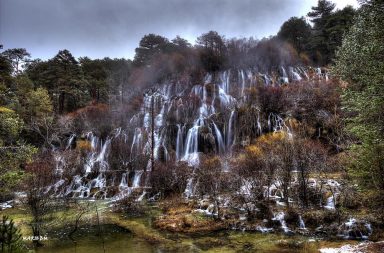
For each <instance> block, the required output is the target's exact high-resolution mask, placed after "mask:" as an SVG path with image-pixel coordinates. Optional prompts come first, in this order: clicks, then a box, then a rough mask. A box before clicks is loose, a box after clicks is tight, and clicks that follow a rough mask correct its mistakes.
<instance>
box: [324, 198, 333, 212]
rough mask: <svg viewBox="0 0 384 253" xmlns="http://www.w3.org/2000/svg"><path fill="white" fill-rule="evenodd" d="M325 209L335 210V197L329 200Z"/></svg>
mask: <svg viewBox="0 0 384 253" xmlns="http://www.w3.org/2000/svg"><path fill="white" fill-rule="evenodd" d="M324 208H325V209H328V210H334V209H335V198H334V197H333V196H330V197H328V198H327V204H326V205H325V206H324Z"/></svg>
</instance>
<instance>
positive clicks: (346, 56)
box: [334, 0, 384, 203]
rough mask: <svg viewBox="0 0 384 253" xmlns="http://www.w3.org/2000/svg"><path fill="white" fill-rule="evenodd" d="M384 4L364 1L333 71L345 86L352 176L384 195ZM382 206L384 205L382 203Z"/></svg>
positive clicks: (367, 187) (363, 184)
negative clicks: (354, 140)
mask: <svg viewBox="0 0 384 253" xmlns="http://www.w3.org/2000/svg"><path fill="white" fill-rule="evenodd" d="M383 20H384V3H383V1H380V0H377V1H366V3H365V4H364V5H363V6H362V8H361V10H360V13H359V15H358V16H357V18H356V20H355V23H354V25H353V26H352V27H351V29H350V31H349V32H348V34H347V35H346V37H345V38H344V40H343V44H342V47H341V48H340V50H339V51H338V52H337V57H336V66H335V68H334V71H335V73H336V74H338V75H339V76H340V77H341V78H342V79H343V80H345V81H347V82H348V85H347V88H346V89H345V90H344V95H343V102H344V108H345V110H346V113H347V116H348V118H347V123H348V130H349V131H350V133H352V134H353V135H354V136H356V137H357V138H358V139H359V140H360V142H361V143H358V144H356V145H355V146H354V147H353V151H354V159H353V161H352V163H351V164H350V167H351V172H352V174H353V175H354V176H356V177H357V179H359V180H360V183H361V185H362V186H365V187H366V188H365V189H375V191H376V192H377V193H378V196H383V194H384V142H383V141H384V89H383V86H384V79H383V76H384V43H383V42H384V23H383V22H382V21H383ZM381 203H383V202H381Z"/></svg>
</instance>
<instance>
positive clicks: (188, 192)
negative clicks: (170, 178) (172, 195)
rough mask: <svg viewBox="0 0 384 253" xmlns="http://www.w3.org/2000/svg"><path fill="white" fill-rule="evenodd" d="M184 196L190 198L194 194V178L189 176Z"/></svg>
mask: <svg viewBox="0 0 384 253" xmlns="http://www.w3.org/2000/svg"><path fill="white" fill-rule="evenodd" d="M184 196H185V197H186V198H190V197H192V196H193V178H188V180H187V186H186V187H185V191H184Z"/></svg>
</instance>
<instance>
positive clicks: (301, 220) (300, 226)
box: [299, 215, 307, 230]
mask: <svg viewBox="0 0 384 253" xmlns="http://www.w3.org/2000/svg"><path fill="white" fill-rule="evenodd" d="M299 228H300V229H304V230H305V229H307V228H306V227H305V223H304V221H303V218H302V217H301V215H299Z"/></svg>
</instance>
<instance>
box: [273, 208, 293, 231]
mask: <svg viewBox="0 0 384 253" xmlns="http://www.w3.org/2000/svg"><path fill="white" fill-rule="evenodd" d="M284 217H285V214H284V212H278V213H277V214H276V215H275V217H274V218H272V220H278V221H280V224H281V228H282V229H283V231H284V233H289V232H291V231H290V230H289V228H288V226H287V223H286V222H285V219H284Z"/></svg>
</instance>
